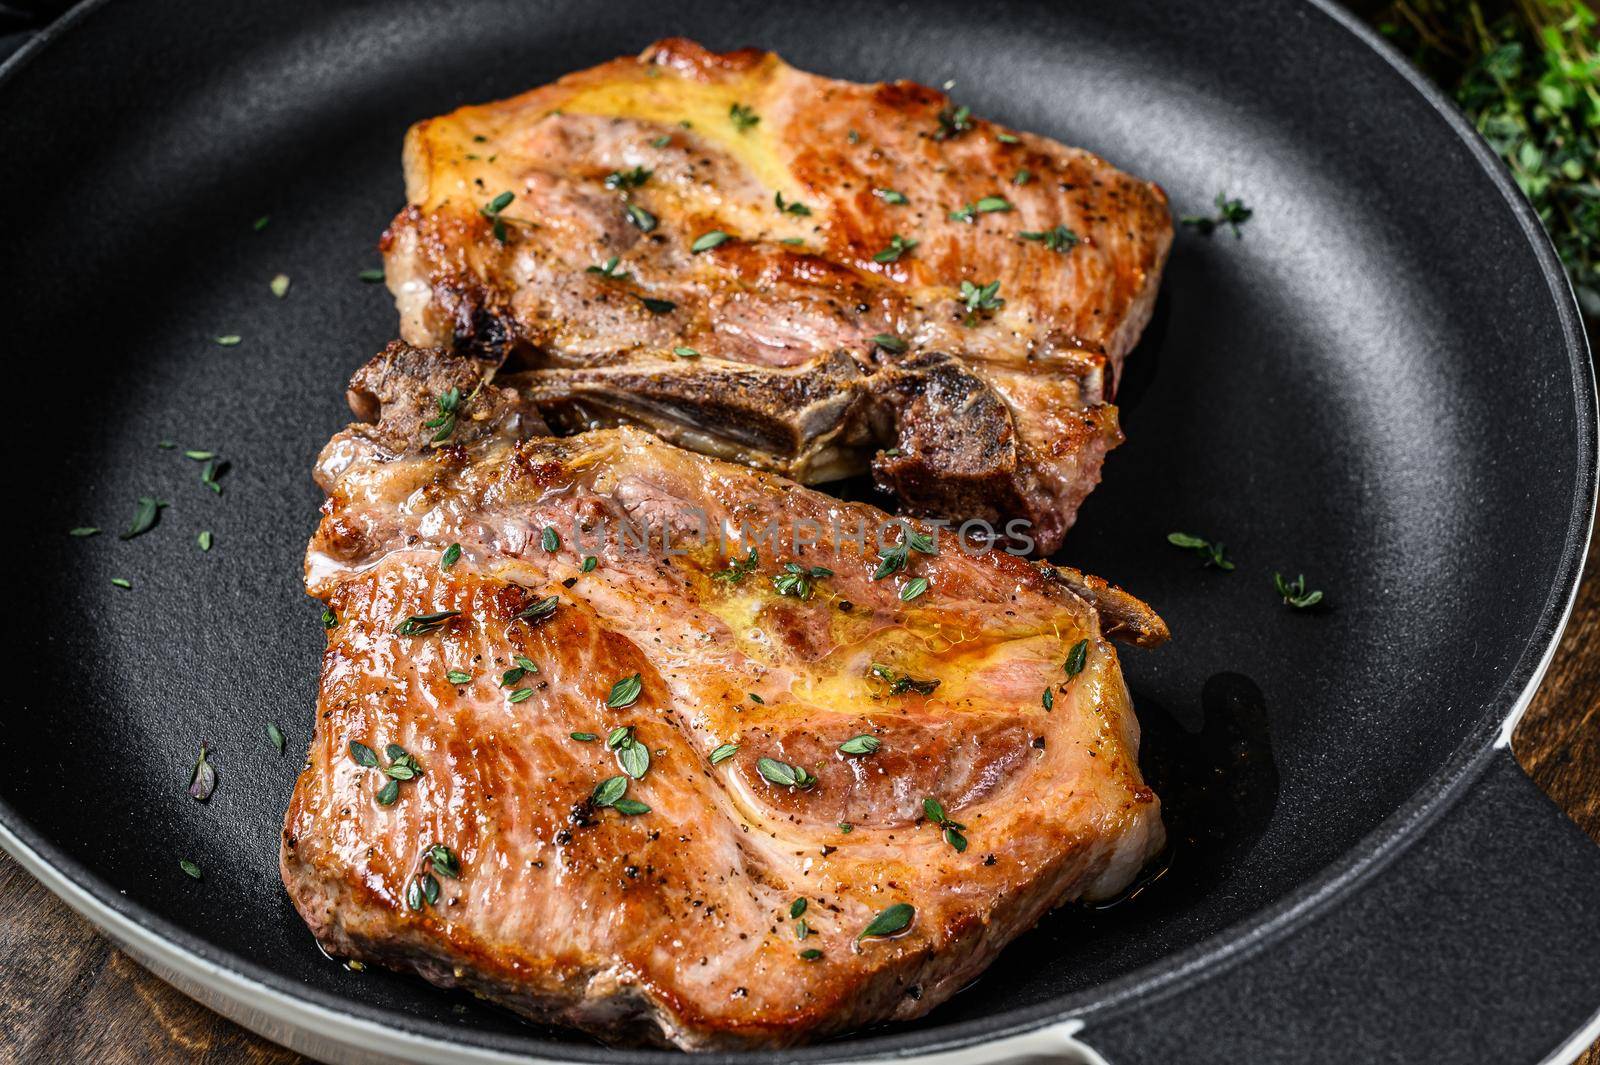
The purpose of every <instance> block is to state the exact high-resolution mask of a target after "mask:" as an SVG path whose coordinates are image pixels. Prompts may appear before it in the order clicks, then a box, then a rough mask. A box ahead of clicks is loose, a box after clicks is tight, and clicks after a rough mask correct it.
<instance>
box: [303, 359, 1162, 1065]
mask: <svg viewBox="0 0 1600 1065" xmlns="http://www.w3.org/2000/svg"><path fill="white" fill-rule="evenodd" d="M351 402H352V406H353V407H354V408H355V409H356V410H357V412H358V413H360V414H363V415H365V416H367V417H371V418H376V419H377V421H376V422H375V423H366V422H362V423H357V424H354V425H352V426H350V427H349V428H348V429H346V430H344V431H343V432H341V433H339V434H338V435H337V436H335V437H334V438H333V439H332V440H331V441H330V442H329V444H328V445H327V447H326V448H325V449H324V451H323V453H322V457H321V459H320V461H319V464H318V467H317V478H318V481H319V483H320V484H321V485H322V487H323V488H324V489H325V490H326V492H327V501H326V503H325V504H324V507H323V516H322V521H321V524H320V525H319V527H318V529H317V531H316V534H315V536H314V537H313V539H312V541H311V545H310V548H309V550H308V553H307V557H306V585H307V588H308V590H309V591H310V593H311V594H312V595H313V596H315V597H316V598H318V599H319V600H321V601H322V602H323V603H324V604H325V605H326V608H327V613H326V615H325V622H326V623H327V625H328V631H327V641H328V642H327V650H326V652H325V654H324V657H323V665H322V676H321V686H320V691H319V695H318V704H317V716H316V734H315V737H314V738H313V740H312V743H311V749H310V753H309V755H308V757H307V763H306V768H305V770H304V771H303V772H302V773H301V775H300V777H299V780H298V782H297V784H296V786H295V789H294V795H293V799H292V801H291V804H290V807H289V811H288V814H287V817H286V820H285V823H284V829H283V841H282V852H281V860H282V873H283V880H284V883H285V885H286V886H287V887H288V890H289V894H290V896H291V897H292V899H293V901H294V905H295V906H296V908H297V909H298V910H299V912H300V914H301V915H302V916H303V917H304V919H305V921H306V923H307V924H308V925H309V926H310V928H311V930H312V932H313V933H314V934H315V935H316V937H317V939H318V940H319V941H320V942H321V944H322V945H323V947H324V948H325V949H326V950H327V951H328V952H329V953H330V954H333V955H335V956H339V957H346V958H353V959H359V960H361V961H363V962H369V963H378V964H383V965H388V966H392V967H394V968H397V969H402V970H407V971H412V972H415V973H418V974H420V975H422V976H424V977H426V978H427V979H429V980H431V981H433V982H435V983H438V984H441V985H445V986H454V987H462V988H466V989H469V990H471V991H473V992H475V993H477V994H480V995H483V996H485V997H487V998H489V999H492V1000H494V1001H496V1002H499V1003H502V1004H504V1005H506V1006H508V1007H510V1008H512V1009H514V1010H516V1011H518V1012H520V1013H522V1014H525V1015H527V1016H529V1017H531V1018H536V1019H538V1020H541V1021H551V1022H558V1023H562V1024H567V1025H572V1026H575V1027H578V1028H582V1029H585V1030H587V1031H589V1032H591V1033H593V1034H595V1035H596V1036H599V1037H600V1038H603V1039H607V1040H611V1041H616V1042H656V1043H664V1044H671V1045H676V1046H679V1047H683V1048H686V1049H694V1050H699V1049H712V1048H730V1047H741V1046H782V1045H788V1044H794V1043H797V1042H801V1041H804V1040H808V1039H813V1038H816V1037H818V1036H822V1035H824V1034H827V1033H830V1032H837V1031H842V1030H846V1029H851V1028H857V1027H860V1026H863V1025H867V1024H872V1023H876V1022H880V1021H887V1020H900V1019H906V1018H911V1017H916V1016H918V1015H920V1014H923V1013H926V1012H927V1011H928V1010H930V1009H932V1008H933V1007H935V1006H937V1005H938V1004H939V1003H941V1002H943V1001H945V1000H946V999H947V998H949V997H950V996H951V995H952V994H954V993H955V992H956V991H957V990H958V989H959V988H961V987H962V986H963V985H965V984H966V983H968V982H969V981H971V980H972V979H973V978H974V977H975V976H977V974H978V973H979V972H980V971H981V970H982V969H983V968H984V967H985V966H986V965H987V964H988V963H989V962H990V960H991V959H993V958H994V956H995V955H996V954H997V953H998V952H999V951H1000V950H1001V949H1002V948H1003V947H1004V946H1005V945H1006V944H1007V943H1008V942H1009V941H1010V940H1012V939H1013V938H1014V937H1015V936H1017V935H1018V934H1020V933H1021V932H1023V931H1025V930H1027V929H1028V928H1030V927H1031V926H1032V925H1033V924H1034V923H1035V922H1036V921H1037V920H1038V919H1039V918H1040V916H1041V915H1042V914H1044V913H1045V912H1046V911H1047V910H1049V909H1050V908H1051V907H1053V906H1056V905H1058V904H1060V903H1062V902H1065V901H1068V900H1074V899H1094V898H1104V897H1107V896H1110V895H1112V894H1114V893H1116V892H1118V891H1119V890H1121V889H1122V888H1123V887H1124V886H1125V885H1126V884H1127V883H1128V882H1129V880H1130V879H1131V878H1132V877H1133V876H1134V875H1135V874H1136V873H1137V871H1138V870H1139V868H1140V866H1141V865H1142V864H1143V863H1144V862H1145V861H1146V860H1147V859H1148V858H1150V857H1151V856H1152V855H1153V854H1154V853H1155V852H1156V851H1157V850H1159V849H1160V848H1161V846H1162V845H1163V840H1164V833H1163V829H1162V823H1161V818H1160V804H1159V801H1158V800H1157V798H1156V796H1155V795H1154V794H1153V793H1152V792H1151V791H1150V789H1149V788H1148V787H1146V786H1145V783H1144V781H1143V780H1142V779H1141V777H1140V773H1139V768H1138V764H1137V753H1138V739H1139V730H1138V723H1137V721H1136V720H1135V718H1134V716H1133V712H1132V709H1131V707H1130V705H1129V701H1128V693H1127V690H1126V688H1125V687H1124V684H1123V680H1122V675H1121V672H1120V669H1119V666H1118V661H1117V653H1116V651H1115V650H1114V649H1113V647H1112V645H1111V644H1110V643H1109V642H1108V639H1107V634H1108V631H1110V630H1116V631H1120V632H1122V633H1124V634H1125V635H1127V636H1129V637H1131V638H1133V639H1134V640H1135V641H1137V642H1144V643H1155V642H1159V641H1160V640H1161V639H1163V638H1164V637H1165V634H1166V631H1165V628H1164V627H1163V626H1162V625H1161V622H1160V619H1159V618H1156V617H1155V615H1154V614H1153V613H1151V611H1150V610H1149V608H1148V607H1146V606H1144V605H1143V604H1142V603H1140V602H1139V601H1138V600H1136V599H1134V598H1133V597H1131V596H1128V595H1127V594H1126V593H1122V592H1119V591H1118V590H1116V589H1114V588H1112V587H1110V586H1109V585H1106V584H1105V583H1104V582H1102V581H1098V580H1096V579H1094V578H1089V577H1084V576H1083V575H1081V574H1077V573H1074V572H1071V571H1058V570H1056V569H1054V568H1051V567H1048V566H1045V565H1042V564H1036V563H1033V562H1030V561H1027V560H1025V559H1023V558H1020V557H1016V556H1012V555H1007V554H1004V553H1001V552H998V551H989V552H988V553H985V554H969V553H967V552H966V551H964V550H963V549H962V548H961V547H960V546H959V545H958V544H957V543H955V542H954V541H953V540H936V539H935V537H934V535H933V533H932V530H930V529H928V528H926V527H922V526H919V525H917V524H915V523H901V524H898V525H897V524H895V522H894V520H893V519H890V518H889V517H888V516H887V515H885V514H884V513H883V512H882V511H879V510H876V509H874V508H872V507H869V506H865V505H861V504H855V503H846V502H840V501H838V500H835V499H832V498H829V497H827V496H824V495H821V494H819V493H817V492H813V491H811V490H809V489H807V488H804V487H801V486H800V485H797V484H795V483H793V482H791V481H789V480H786V479H784V478H782V477H778V476H775V475H771V474H766V473H762V472H759V471H755V470H751V469H749V468H747V467H744V466H739V465H734V464H730V463H726V462H721V461H718V460H713V459H708V458H706V457H704V456H701V455H698V454H695V453H693V452H689V451H685V450H681V449H679V448H677V447H673V446H671V445H669V444H666V443H663V442H661V441H660V440H658V439H656V438H655V437H653V436H651V435H649V434H648V433H645V432H643V431H641V430H638V429H633V428H618V429H609V430H597V431H593V432H587V433H583V434H580V435H577V436H573V437H569V438H548V437H541V438H533V439H529V438H526V437H527V434H529V433H532V432H538V431H539V429H540V428H541V427H540V424H539V420H538V415H537V413H536V412H534V411H533V410H532V409H531V408H529V407H527V406H526V402H527V401H526V397H525V395H524V394H523V393H521V392H519V391H518V390H516V389H511V388H505V387H502V386H500V385H499V384H498V380H497V379H496V378H494V374H493V364H492V363H489V362H482V361H479V360H474V359H470V358H466V357H461V356H458V355H452V354H448V353H445V352H442V351H417V350H414V349H411V348H408V347H406V346H405V345H401V344H396V345H392V346H391V347H390V349H389V350H388V351H386V352H385V353H384V354H383V355H381V356H379V357H378V358H377V359H375V360H374V361H373V362H372V363H371V364H369V365H368V366H367V367H365V368H364V369H363V370H361V371H360V372H359V373H357V375H356V376H355V379H354V380H353V381H352V383H351ZM705 529H710V530H713V532H712V533H711V534H710V535H704V536H701V535H697V532H698V531H700V530H705ZM801 529H805V530H806V534H805V535H801V534H800V533H799V532H798V530H801ZM834 529H838V530H842V531H843V534H842V535H840V536H837V537H836V536H834V535H832V533H831V530H834ZM857 529H862V530H866V533H865V536H864V538H863V540H862V541H861V542H857V541H856V540H855V539H854V538H853V535H852V534H853V533H854V532H855V530H857ZM880 529H881V530H884V532H885V536H884V540H883V543H882V546H880V544H879V542H878V536H877V534H878V531H879V530H880ZM724 536H726V537H727V541H726V543H724V542H723V541H722V538H723V537H724ZM813 541H815V542H813ZM1096 603H1099V604H1101V607H1100V610H1104V611H1105V612H1106V614H1107V617H1108V621H1107V622H1106V623H1104V624H1103V623H1102V619H1101V616H1100V610H1097V608H1096V606H1095V605H1094V604H1096Z"/></svg>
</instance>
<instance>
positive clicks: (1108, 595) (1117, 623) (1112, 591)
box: [1050, 566, 1172, 647]
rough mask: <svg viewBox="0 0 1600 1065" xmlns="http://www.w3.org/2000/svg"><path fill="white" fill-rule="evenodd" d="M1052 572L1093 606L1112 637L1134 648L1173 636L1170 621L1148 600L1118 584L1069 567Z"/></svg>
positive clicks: (1061, 567)
mask: <svg viewBox="0 0 1600 1065" xmlns="http://www.w3.org/2000/svg"><path fill="white" fill-rule="evenodd" d="M1050 572H1053V573H1054V574H1055V575H1056V577H1058V578H1059V579H1060V580H1061V582H1062V583H1063V584H1065V585H1066V586H1067V587H1068V588H1070V589H1071V590H1072V592H1073V593H1074V594H1075V595H1077V596H1078V597H1079V598H1081V599H1083V600H1085V601H1087V602H1088V603H1089V605H1091V606H1093V607H1094V609H1095V612H1096V613H1098V614H1099V615H1100V631H1101V632H1102V633H1103V634H1105V635H1106V636H1108V637H1110V638H1111V639H1113V640H1117V641H1118V642H1120V643H1131V644H1133V645H1134V646H1135V647H1160V646H1161V645H1162V644H1164V643H1166V642H1167V640H1169V639H1170V638H1171V637H1172V633H1171V631H1170V630H1169V629H1168V628H1167V623H1166V622H1165V621H1162V620H1161V617H1160V615H1158V614H1157V613H1156V612H1155V611H1154V610H1153V609H1151V607H1150V605H1149V604H1148V603H1146V602H1144V601H1143V600H1142V599H1138V598H1136V597H1135V596H1132V595H1129V594H1128V593H1127V592H1125V591H1123V590H1122V589H1121V588H1118V587H1117V586H1116V585H1114V584H1111V583H1109V582H1108V581H1103V580H1101V579H1100V578H1099V577H1096V576H1094V575H1093V574H1089V573H1084V572H1083V571H1081V570H1076V569H1073V568H1072V567H1070V566H1052V567H1050Z"/></svg>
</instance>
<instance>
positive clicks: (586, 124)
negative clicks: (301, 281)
mask: <svg viewBox="0 0 1600 1065" xmlns="http://www.w3.org/2000/svg"><path fill="white" fill-rule="evenodd" d="M405 173H406V188H407V196H408V199H409V201H410V205H409V206H408V207H406V208H405V210H403V211H402V212H401V214H400V215H399V216H398V217H397V218H396V219H395V221H394V223H393V224H392V226H391V227H390V229H389V231H388V232H387V233H386V234H385V236H384V242H383V247H384V250H385V255H386V265H387V277H388V282H389V286H390V288H391V290H392V291H393V292H394V295H395V298H396V301H397V303H398V305H399V309H400V313H401V334H402V336H403V337H404V338H405V339H406V340H408V341H410V342H412V343H414V344H419V345H443V346H455V347H457V348H460V349H462V350H465V351H470V352H475V353H480V354H489V355H491V356H493V357H496V358H503V359H508V360H509V361H510V363H511V367H510V368H524V369H527V370H528V372H527V373H525V374H524V375H522V376H521V377H520V378H519V383H520V385H521V386H522V387H525V388H527V389H529V390H530V392H531V394H532V396H533V398H534V399H535V401H536V402H537V403H538V405H539V406H540V407H541V408H542V409H543V411H544V413H545V415H546V417H547V418H548V419H549V420H550V422H551V424H552V425H553V426H555V427H556V428H557V429H559V430H563V431H569V432H570V431H575V430H581V429H587V428H594V427H599V426H606V425H614V424H621V423H633V424H639V425H643V426H646V427H649V428H651V429H652V430H654V431H655V432H657V433H658V434H660V435H661V436H663V437H666V438H668V439H670V440H672V441H674V442H676V443H678V444H681V445H683V446H686V447H690V448H693V449H695V450H699V451H702V452H705V453H707V454H711V455H715V456H718V457H722V458H727V459H731V460H734V461H738V462H743V463H746V464H749V465H753V466H757V467H760V468H763V469H768V470H772V471H775V472H780V473H784V474H786V475H788V476H791V477H794V478H796V479H798V480H800V481H802V482H805V483H818V482H822V481H829V480H833V479H836V478H839V477H842V476H846V475H851V474H856V473H862V472H864V471H866V470H867V469H868V468H869V467H870V470H871V472H872V474H873V476H874V477H875V479H876V480H877V482H878V483H879V484H880V485H882V486H883V487H885V488H888V489H891V490H893V491H894V492H896V493H897V494H898V496H899V499H900V502H901V504H902V506H903V507H905V508H906V509H908V510H911V511H913V512H916V513H921V514H933V515H937V516H940V517H946V518H957V519H965V518H976V519H984V520H987V521H990V522H992V523H996V524H999V523H1001V522H1002V521H1003V520H1008V519H1012V518H1020V519H1023V520H1026V521H1027V522H1030V523H1031V525H1032V529H1031V531H1030V535H1031V537H1032V538H1033V539H1034V540H1035V541H1036V543H1037V546H1038V549H1039V550H1040V551H1043V552H1047V553H1048V552H1051V551H1053V550H1055V548H1056V547H1057V546H1059V544H1060V542H1061V538H1062V536H1063V535H1064V534H1065V532H1066V530H1067V529H1068V528H1069V527H1070V526H1071V524H1072V520H1073V517H1074V514H1075V513H1076V510H1077V508H1078V506H1079V504H1080V503H1081V502H1082V501H1083V499H1084V497H1085V496H1086V495H1087V494H1088V493H1089V491H1090V490H1092V489H1093V487H1094V485H1095V484H1096V483H1097V482H1098V480H1099V476H1100V466H1101V462H1102V459H1103V458H1104V456H1105V453H1106V452H1107V451H1108V450H1109V449H1110V448H1112V447H1114V446H1115V445H1116V444H1117V443H1119V442H1120V440H1121V433H1120V430H1119V428H1118V423H1117V417H1116V408H1115V407H1114V406H1113V405H1112V404H1111V398H1112V394H1113V392H1114V390H1115V383H1116V379H1117V374H1118V370H1119V367H1120V365H1121V362H1122V359H1123V357H1124V355H1126V354H1127V352H1128V350H1129V349H1130V348H1131V347H1132V346H1133V344H1134V342H1135V341H1136V340H1137V338H1138V336H1139V334H1140V332H1141V330H1142V329H1143V328H1144V325H1145V323H1146V321H1147V320H1148V319H1149V316H1150V312H1151V308H1152V306H1153V303H1154V299H1155V293H1156V287H1157V283H1158V281H1159V278H1160V274H1161V269H1162V265H1163V263H1164V261H1165V258H1166V254H1167V249H1168V247H1169V245H1170V243H1171V239H1172V224H1171V219H1170V216H1169V214H1168V211H1167V204H1166V197H1165V196H1164V194H1163V193H1162V191H1161V190H1160V188H1158V187H1157V186H1155V185H1153V184H1150V183H1148V182H1144V181H1140V180H1138V179H1136V178H1133V177H1130V176H1128V175H1127V174H1124V173H1121V172H1119V171H1118V170H1116V169H1114V168H1113V167H1111V166H1110V165H1109V164H1107V163H1106V162H1105V161H1103V160H1101V159H1099V158H1097V157H1095V156H1094V155H1091V154H1089V153H1088V152H1085V151H1080V150H1077V149H1073V148H1068V147H1065V146H1063V145H1061V144H1059V143H1057V142H1055V141H1052V140H1049V139H1047V138H1045V137H1040V136H1036V135H1033V134H1029V133H1021V132H1016V131H1012V130H1008V129H1006V128H1004V127H1002V126H998V125H995V124H993V123H991V122H987V121H985V120H983V119H981V118H977V117H975V116H973V115H971V114H970V113H969V112H968V111H967V109H966V108H962V107H957V106H956V105H955V104H954V103H953V102H952V101H951V100H950V99H949V97H947V96H946V95H945V94H943V93H940V92H936V91H934V90H932V89H929V88H926V87H924V86H921V85H916V84H913V83H910V82H904V81H901V82H893V83H888V84H876V85H864V84H856V83H851V82H845V81H836V80H832V79H829V78H823V77H818V76H816V75H813V74H807V73H803V72H801V71H798V70H795V69H794V68H793V67H790V66H788V65H787V64H785V63H784V62H783V61H782V60H781V59H779V58H778V57H777V56H776V55H774V54H772V53H770V52H760V51H755V50H745V51H738V52H730V53H726V54H717V53H713V52H709V51H707V50H705V49H704V48H701V47H700V46H699V45H696V44H694V43H692V42H689V41H684V40H668V41H662V42H660V43H658V44H655V45H652V46H651V47H650V48H648V49H646V50H645V51H644V53H643V54H642V55H640V56H639V57H637V58H632V57H629V58H623V59H617V60H614V61H612V62H609V63H605V64H602V65H600V66H598V67H594V68H592V69H589V70H585V71H581V72H579V73H575V74H572V75H569V76H567V77H564V78H562V79H560V80H559V81H557V82H555V83H553V84H551V85H547V86H545V87H543V88H540V89H536V90H534V91H532V92H528V93H525V94H523V95H521V96H518V97H515V98H513V99H510V100H505V101H501V102H498V103H491V104H486V105H482V106H473V107H463V108H461V109H460V110H458V111H455V112H453V113H451V114H449V115H446V116H443V117H441V118H435V119H431V120H428V121H424V122H420V123H418V124H417V125H415V126H413V127H412V129H411V131H410V132H409V133H408V135H407V137H406V145H405Z"/></svg>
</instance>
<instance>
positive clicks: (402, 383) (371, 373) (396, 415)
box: [345, 341, 550, 454]
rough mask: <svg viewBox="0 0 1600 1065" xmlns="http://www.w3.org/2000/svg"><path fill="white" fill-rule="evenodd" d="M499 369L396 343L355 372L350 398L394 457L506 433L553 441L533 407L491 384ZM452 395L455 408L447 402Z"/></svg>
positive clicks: (483, 361) (512, 391)
mask: <svg viewBox="0 0 1600 1065" xmlns="http://www.w3.org/2000/svg"><path fill="white" fill-rule="evenodd" d="M498 366H499V363H498V362H497V361H496V360H492V359H481V358H476V357H474V356H470V355H464V354H456V353H452V352H448V351H444V350H442V349H438V348H414V347H412V346H411V345H409V344H406V343H403V342H401V341H394V342H392V343H391V344H389V346H388V347H386V348H384V349H383V351H382V352H380V353H379V354H378V355H377V356H376V357H374V358H373V359H371V360H370V361H369V362H367V364H366V365H364V366H362V367H361V368H360V369H359V370H357V371H356V372H355V374H354V375H353V376H352V377H351V378H350V387H349V389H348V390H347V391H346V393H345V397H346V399H347V401H348V402H349V404H350V410H351V412H352V413H354V414H355V416H356V418H357V419H359V420H360V421H363V422H367V423H370V425H371V427H370V428H369V429H367V430H366V435H367V436H368V437H369V438H371V439H372V440H375V441H376V442H377V443H379V444H382V445H383V446H384V447H386V448H387V449H388V450H389V451H391V452H393V453H395V454H402V453H405V452H408V451H418V450H422V449H425V448H427V447H428V446H430V444H432V443H435V442H437V443H446V442H448V443H453V444H459V443H465V442H467V441H469V440H474V439H477V438H479V437H482V436H489V435H494V434H496V433H501V432H505V431H508V430H509V431H511V432H513V434H514V435H517V436H539V435H548V433H549V431H550V430H549V428H548V427H547V426H546V425H545V423H544V420H543V418H541V417H540V416H539V412H538V409H537V408H536V407H535V406H534V405H533V404H531V403H529V402H528V401H527V400H526V399H524V398H523V397H522V396H521V395H520V394H519V393H518V391H517V390H516V389H515V388H505V387H501V386H499V385H496V384H494V383H493V381H494V377H495V373H496V371H497V369H498ZM452 393H453V394H454V397H455V400H454V403H453V404H451V403H449V402H448V401H447V400H446V399H445V397H449V396H450V395H451V394H452ZM446 407H448V408H449V409H448V410H446ZM441 416H447V420H443V419H442V417H441ZM436 438H437V439H436Z"/></svg>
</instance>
